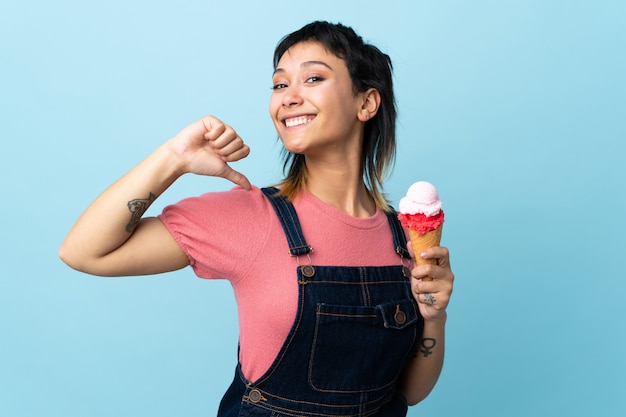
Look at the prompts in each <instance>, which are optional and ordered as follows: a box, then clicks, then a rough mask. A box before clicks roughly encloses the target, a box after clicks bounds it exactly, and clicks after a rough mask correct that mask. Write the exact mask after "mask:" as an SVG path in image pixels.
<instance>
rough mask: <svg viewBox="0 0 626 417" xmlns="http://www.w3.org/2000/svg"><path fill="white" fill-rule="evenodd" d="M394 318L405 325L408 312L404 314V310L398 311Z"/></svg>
mask: <svg viewBox="0 0 626 417" xmlns="http://www.w3.org/2000/svg"><path fill="white" fill-rule="evenodd" d="M393 318H394V320H395V321H396V323H398V324H399V325H403V324H404V323H406V314H404V311H399V310H398V311H396V314H394V315H393Z"/></svg>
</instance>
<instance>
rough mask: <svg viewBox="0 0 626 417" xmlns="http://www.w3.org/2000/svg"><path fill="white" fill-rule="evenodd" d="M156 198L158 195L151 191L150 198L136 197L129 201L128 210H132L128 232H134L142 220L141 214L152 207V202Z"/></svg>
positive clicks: (127, 226) (127, 227)
mask: <svg viewBox="0 0 626 417" xmlns="http://www.w3.org/2000/svg"><path fill="white" fill-rule="evenodd" d="M155 199H156V196H155V195H154V194H152V193H150V195H149V196H148V198H136V199H134V200H130V201H129V202H128V204H127V205H128V211H130V221H129V222H128V224H127V225H126V231H127V232H128V233H132V232H133V230H135V228H136V227H137V225H138V224H139V220H141V216H143V214H144V213H145V212H146V210H148V207H150V204H152V202H153V201H154V200H155Z"/></svg>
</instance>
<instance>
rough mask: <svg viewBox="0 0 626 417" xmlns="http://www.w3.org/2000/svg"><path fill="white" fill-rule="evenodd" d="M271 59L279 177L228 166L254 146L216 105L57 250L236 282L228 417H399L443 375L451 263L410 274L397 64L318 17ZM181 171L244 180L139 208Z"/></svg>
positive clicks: (91, 267)
mask: <svg viewBox="0 0 626 417" xmlns="http://www.w3.org/2000/svg"><path fill="white" fill-rule="evenodd" d="M274 68H275V70H274V74H273V93H272V96H271V99H270V116H271V117H272V120H273V122H274V125H275V127H276V130H277V132H278V135H279V137H280V139H281V141H282V143H283V145H284V148H285V154H286V162H285V168H286V170H287V171H288V173H287V177H286V178H285V179H284V180H283V181H282V182H281V183H280V184H278V187H270V188H266V189H259V188H257V187H253V186H251V184H250V182H249V181H248V179H247V178H246V177H245V176H244V175H243V174H241V173H239V172H237V171H235V170H233V169H232V168H231V167H230V165H229V163H230V162H234V161H237V160H240V159H242V158H245V157H246V156H247V155H248V153H249V148H248V146H247V145H246V144H245V143H244V142H243V140H242V139H241V138H240V137H239V136H238V135H237V133H236V131H235V130H233V128H231V127H230V126H228V125H226V124H224V123H223V122H221V121H220V120H218V119H216V118H215V117H212V116H206V117H204V118H202V119H201V120H198V121H196V122H195V123H193V124H191V125H189V126H188V127H186V128H185V129H183V130H182V131H181V132H179V133H178V134H177V135H176V136H175V137H173V138H172V139H170V140H169V141H167V142H166V143H165V144H163V145H161V146H160V147H159V148H158V149H157V150H156V151H155V152H154V153H152V154H151V155H150V156H149V157H148V158H147V159H145V160H144V161H143V162H141V163H140V164H139V165H137V166H136V167H135V168H134V169H133V170H131V171H130V172H129V173H127V174H126V175H125V176H124V177H122V178H121V179H120V180H118V181H117V182H116V183H114V184H113V185H112V186H111V187H109V188H108V189H107V190H106V191H105V192H104V193H103V194H102V195H100V196H99V197H98V198H97V199H96V200H95V201H94V202H93V203H92V204H91V205H90V206H89V207H88V208H87V210H86V211H85V212H84V213H83V215H82V216H81V217H80V218H79V219H78V221H77V222H76V224H75V225H74V227H73V228H72V229H71V231H70V232H69V234H68V236H67V237H66V239H65V241H64V242H63V244H62V246H61V248H60V251H59V255H60V257H61V258H62V259H63V260H64V261H65V262H66V263H67V264H68V265H70V266H71V267H73V268H75V269H78V270H81V271H84V272H87V273H90V274H94V275H102V276H120V275H140V274H154V273H160V272H166V271H172V270H176V269H180V268H183V267H185V266H187V265H191V266H192V268H193V269H194V271H195V273H196V274H197V275H198V276H200V277H203V278H210V279H215V278H225V279H228V280H229V281H230V282H231V283H232V285H233V289H234V292H235V296H236V299H237V305H238V312H239V324H240V351H239V364H238V366H237V370H236V372H235V378H234V380H233V383H232V385H231V387H230V389H229V390H228V392H227V393H226V395H225V396H224V398H223V400H222V403H221V405H220V410H219V415H223V416H230V415H233V416H234V415H240V414H242V415H244V414H246V413H248V412H249V413H254V414H255V415H282V414H284V415H310V416H319V415H321V414H324V415H329V416H333V415H355V416H356V415H376V416H402V415H405V414H406V411H407V404H409V405H412V404H416V403H418V402H419V401H421V400H422V399H424V398H425V397H426V396H427V395H428V394H429V393H430V391H431V390H432V388H433V386H434V385H435V382H436V381H437V378H438V376H439V374H440V372H441V367H442V363H443V356H444V349H443V348H444V327H445V321H446V307H447V304H448V300H449V298H450V294H451V292H452V283H453V274H452V272H451V271H450V266H449V256H448V251H447V250H446V249H445V248H442V247H435V248H431V249H429V250H427V251H425V252H424V253H421V254H416V255H417V256H422V257H424V258H433V259H436V260H437V264H436V265H422V266H415V267H413V268H412V270H411V271H410V276H405V275H409V274H407V273H406V272H404V274H403V271H404V270H406V268H404V269H403V265H406V264H408V263H409V260H408V258H409V254H408V253H407V250H406V249H407V244H406V238H405V234H404V232H403V231H402V229H401V227H400V226H399V223H398V221H397V219H396V218H395V213H394V212H393V209H391V207H390V206H389V205H388V203H387V201H386V200H385V198H384V196H383V194H382V190H381V189H382V179H383V177H384V176H385V171H386V169H387V167H388V166H389V165H390V163H391V162H392V161H393V157H394V152H395V119H396V112H395V104H394V96H393V88H392V73H391V61H390V60H389V57H388V56H387V55H385V54H383V53H382V52H381V51H380V50H378V49H377V48H376V47H374V46H372V45H368V44H366V43H364V42H363V40H362V39H361V38H360V37H359V36H358V35H357V34H356V33H355V32H354V31H353V30H352V29H350V28H348V27H345V26H343V25H341V24H330V23H327V22H313V23H311V24H309V25H306V26H304V27H303V28H301V29H300V30H298V31H296V32H294V33H292V34H290V35H288V36H286V37H285V38H284V39H283V40H282V41H281V42H280V43H279V45H278V46H277V48H276V51H275V55H274ZM186 173H194V174H199V175H209V176H217V177H223V178H226V179H228V180H230V181H232V182H233V183H235V184H236V185H237V187H235V188H233V189H232V190H230V191H227V192H219V193H207V194H204V195H202V196H200V197H196V198H189V199H186V200H183V201H181V202H179V203H177V204H175V205H172V206H168V207H166V208H165V209H164V211H163V213H162V214H161V215H160V216H158V217H156V218H141V216H142V215H143V214H144V212H145V211H146V209H147V208H148V206H149V205H150V204H151V203H152V201H154V199H155V198H157V197H158V196H159V195H160V194H161V193H163V191H165V189H167V188H168V187H169V186H170V185H171V184H172V183H173V182H174V181H175V180H176V179H177V178H179V177H180V176H181V175H183V174H186ZM408 251H409V252H411V248H410V243H409V244H408ZM405 258H407V259H405ZM425 276H431V277H433V278H434V279H433V280H432V281H426V280H422V279H421V278H423V277H425Z"/></svg>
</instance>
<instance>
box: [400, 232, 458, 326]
mask: <svg viewBox="0 0 626 417" xmlns="http://www.w3.org/2000/svg"><path fill="white" fill-rule="evenodd" d="M407 243H408V245H407V246H408V249H409V253H411V255H413V258H414V259H415V257H416V256H421V257H422V258H424V259H434V260H436V261H437V262H436V264H422V265H415V266H414V267H413V269H412V270H411V276H412V279H411V292H412V293H413V297H414V298H415V300H416V301H417V304H418V306H419V309H420V313H422V316H423V317H424V320H437V319H441V318H445V315H446V308H447V307H448V303H449V302H450V296H451V294H452V286H453V282H454V274H453V273H452V270H451V269H450V254H449V253H448V249H447V248H445V247H442V246H435V247H432V248H429V249H426V250H425V251H423V252H422V253H421V254H419V253H418V254H413V247H412V245H411V242H410V241H409V242H407ZM424 277H431V278H432V280H430V281H426V280H423V279H422V278H424Z"/></svg>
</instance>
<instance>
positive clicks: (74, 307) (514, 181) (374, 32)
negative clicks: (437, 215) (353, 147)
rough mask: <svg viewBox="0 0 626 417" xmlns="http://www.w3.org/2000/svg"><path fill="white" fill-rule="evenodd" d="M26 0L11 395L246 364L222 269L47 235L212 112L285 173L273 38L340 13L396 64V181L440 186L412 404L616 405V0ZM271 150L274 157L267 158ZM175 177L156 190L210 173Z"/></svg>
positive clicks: (85, 404)
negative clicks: (101, 271)
mask: <svg viewBox="0 0 626 417" xmlns="http://www.w3.org/2000/svg"><path fill="white" fill-rule="evenodd" d="M170 3H171V4H170V5H162V4H158V3H155V2H149V1H143V0H142V1H119V0H111V1H108V2H86V1H58V2H48V1H42V0H39V1H28V0H25V1H15V0H8V1H7V0H5V1H4V2H3V3H2V5H0V57H1V58H0V110H1V111H0V135H1V137H2V143H1V145H0V149H1V155H2V163H1V164H0V186H1V192H2V202H3V204H2V205H0V215H1V216H2V218H4V219H5V221H4V225H3V228H2V229H3V230H2V237H3V238H2V240H1V241H0V245H1V248H0V257H1V260H2V265H3V270H2V272H1V273H0V276H1V279H0V329H1V332H2V333H1V336H0V339H1V342H0V353H1V354H0V415H2V416H11V417H32V416H40V415H45V416H49V417H56V416H59V417H84V416H89V417H100V416H102V417H105V416H106V417H109V416H152V417H159V416H183V415H184V416H186V417H193V416H207V415H214V413H215V410H216V409H217V404H218V402H219V399H220V398H221V395H222V393H223V391H224V390H225V389H226V387H227V385H228V383H229V382H230V380H231V376H232V369H233V367H234V365H235V360H236V357H235V356H236V345H237V328H236V322H237V320H236V311H235V306H234V300H233V296H232V291H231V289H230V287H229V286H228V285H227V284H226V283H225V282H207V281H203V280H200V279H197V278H195V277H194V275H193V273H192V272H191V270H189V269H186V270H183V271H179V272H176V273H171V274H164V275H160V276H153V277H138V278H119V279H102V278H94V277H89V276H86V275H83V274H80V273H77V272H74V271H72V270H70V269H69V268H67V267H66V266H64V265H63V264H62V263H61V262H60V261H59V260H58V259H57V256H56V251H57V248H58V245H59V244H60V242H61V240H62V239H63V237H64V235H65V233H66V232H67V230H68V229H69V227H70V226H71V224H72V223H73V222H74V221H75V219H76V218H77V217H78V215H79V214H80V212H81V211H82V210H83V209H84V208H85V207H86V205H87V204H88V203H89V202H90V201H91V200H92V199H93V198H94V197H96V195H97V194H98V193H99V192H100V191H101V190H103V189H104V188H105V187H106V186H107V185H108V184H110V183H111V182H113V181H114V180H115V179H116V178H117V177H119V176H120V175H122V174H123V173H124V172H125V171H126V170H128V169H129V168H131V167H132V166H133V165H134V164H135V163H137V162H138V161H139V160H141V159H142V158H143V157H144V156H146V155H147V154H148V153H150V152H151V151H152V150H153V149H154V148H156V147H157V146H158V145H159V144H160V143H162V142H163V141H165V140H166V139H168V138H169V137H171V136H172V135H173V134H175V133H176V132H177V131H178V130H179V129H180V128H182V127H184V126H185V125H187V124H188V123H190V122H192V121H193V120H195V119H197V118H198V117H200V116H202V115H204V114H205V113H210V114H214V115H216V116H218V117H220V118H222V119H223V120H224V121H226V122H227V123H229V124H231V125H233V126H234V127H235V128H236V129H237V130H238V131H239V133H240V134H241V136H242V137H244V139H245V140H247V142H248V143H249V144H250V146H251V147H252V154H251V155H250V157H249V158H247V159H246V160H244V161H241V162H239V163H237V167H238V169H239V170H240V171H242V172H244V173H245V174H246V175H247V176H248V177H249V178H250V179H251V180H252V181H253V182H254V183H255V184H257V185H265V184H268V183H271V182H274V181H276V180H277V179H278V178H279V177H280V164H279V163H278V154H279V146H278V144H277V140H276V135H275V132H274V131H273V127H272V124H271V122H270V119H269V117H268V115H267V105H268V98H269V94H270V89H269V87H270V84H271V80H270V78H271V71H272V68H271V55H272V51H273V48H274V46H275V44H276V42H277V41H278V40H279V38H280V37H281V36H283V35H284V34H286V33H288V32H290V31H292V30H295V29H297V28H299V27H300V26H302V25H303V24H304V23H307V22H309V21H311V20H314V19H326V20H331V21H341V22H343V23H346V24H348V25H351V26H353V27H354V28H355V29H356V30H357V31H358V32H360V33H361V34H362V35H363V36H364V37H365V38H366V39H368V40H370V41H372V42H373V43H375V44H377V45H378V46H379V47H380V48H381V49H383V50H384V51H386V52H388V53H389V54H390V55H391V57H392V59H393V61H394V65H395V75H396V91H397V99H398V106H399V110H400V116H399V117H400V118H399V123H400V124H399V132H398V136H399V141H400V145H399V157H398V160H397V164H396V169H395V172H394V173H393V176H392V177H391V178H390V180H389V182H388V185H387V191H388V194H389V196H390V198H391V199H392V200H393V201H395V202H397V201H398V200H399V198H400V197H401V196H402V195H403V194H404V191H405V189H406V188H407V187H408V185H410V184H411V183H412V182H413V181H416V180H427V181H430V182H433V183H434V184H435V185H437V187H438V188H439V191H440V195H441V197H442V200H443V201H444V209H445V210H446V220H447V221H446V227H445V230H444V241H443V244H444V245H446V246H448V247H449V248H450V250H451V253H452V263H453V268H454V271H455V273H456V277H457V280H456V288H455V292H454V296H453V300H452V304H451V306H450V309H449V321H448V323H449V326H448V350H447V352H448V353H447V359H446V365H445V369H444V372H443V374H442V376H441V379H440V381H439V384H438V385H437V387H436V388H435V390H434V392H433V393H432V394H431V396H430V397H429V398H427V399H426V400H425V401H423V402H422V403H421V404H419V405H418V406H416V407H414V408H413V409H411V411H410V415H413V416H418V415H425V416H431V417H435V416H453V415H454V416H478V415H480V416H494V417H495V416H498V417H500V416H509V417H514V416H520V417H525V416H529V415H532V416H561V415H562V416H570V417H571V416H589V415H601V416H621V415H623V413H624V411H626V401H625V400H624V392H626V380H625V378H624V374H625V373H626V359H625V355H624V352H625V351H626V339H625V336H624V335H625V334H626V332H625V330H626V328H625V327H626V326H625V325H624V322H623V317H624V316H625V315H626V296H625V295H624V294H626V278H625V277H624V272H623V269H622V268H623V259H624V252H625V249H626V245H625V243H624V233H625V232H626V227H625V226H626V222H625V221H624V217H623V215H624V212H625V209H626V197H625V194H626V193H625V186H624V184H623V181H624V180H623V179H624V177H625V174H626V170H625V169H624V165H625V162H626V157H625V150H624V139H625V138H626V125H625V123H626V122H625V119H626V117H625V115H626V100H625V98H624V97H625V96H626V81H625V74H626V54H625V53H624V50H625V46H626V29H624V17H625V16H626V3H624V2H620V1H608V0H595V1H592V0H588V1H550V0H528V1H486V0H479V1H461V0H456V1H445V0H443V1H436V2H435V1H408V0H407V1H387V2H379V1H370V2H367V1H341V2H340V1H327V0H319V1H317V2H314V3H309V2H282V1H281V2H278V1H265V2H257V1H248V2H246V1H238V0H233V1H228V2H227V1H220V2H212V1H197V0H186V1H185V0H182V1H179V2H170ZM268 161H276V163H275V164H270V166H269V167H268ZM229 187H230V184H229V183H226V182H225V181H223V180H218V179H212V178H191V177H189V178H183V179H181V180H180V181H179V182H178V183H176V184H175V185H174V186H173V187H172V188H171V189H170V190H168V191H167V192H166V193H165V194H164V195H163V196H162V198H161V199H160V200H159V201H158V202H157V203H156V204H155V205H154V206H153V207H152V208H151V211H150V213H149V214H156V213H158V212H159V211H160V209H161V208H162V207H163V206H164V205H165V204H167V203H171V202H174V201H177V200H178V199H180V198H182V197H184V196H188V195H196V194H199V193H202V192H204V191H207V190H217V189H226V188H229Z"/></svg>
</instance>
